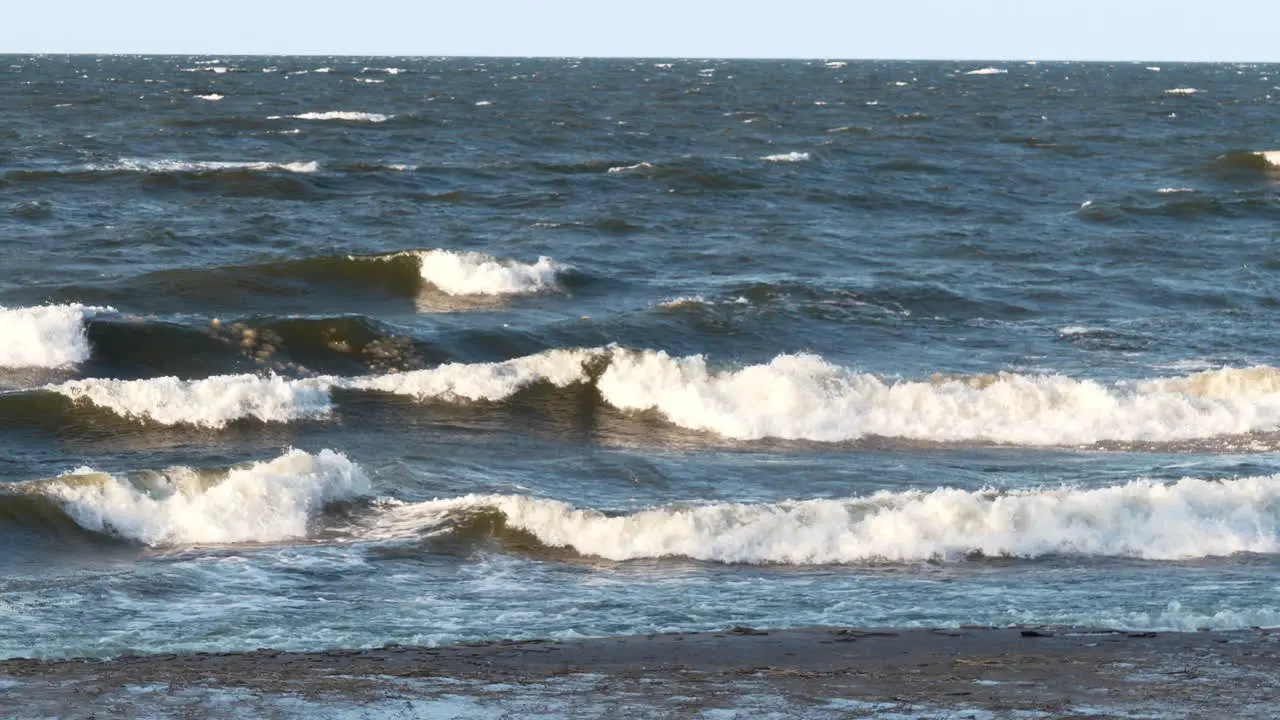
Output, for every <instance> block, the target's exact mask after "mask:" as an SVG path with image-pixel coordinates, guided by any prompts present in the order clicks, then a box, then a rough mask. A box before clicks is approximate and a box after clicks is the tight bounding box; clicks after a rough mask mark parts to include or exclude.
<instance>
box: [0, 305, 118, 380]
mask: <svg viewBox="0 0 1280 720" xmlns="http://www.w3.org/2000/svg"><path fill="white" fill-rule="evenodd" d="M112 310H113V308H100V307H88V306H85V305H74V304H72V305H41V306H38V307H17V308H7V307H4V306H0V367H8V368H15V367H43V368H55V367H64V366H67V365H74V364H76V363H80V362H84V361H85V360H88V359H89V352H90V349H89V337H88V335H87V334H86V332H85V326H84V321H85V318H86V317H89V316H91V315H93V314H95V313H99V312H110V311H112Z"/></svg>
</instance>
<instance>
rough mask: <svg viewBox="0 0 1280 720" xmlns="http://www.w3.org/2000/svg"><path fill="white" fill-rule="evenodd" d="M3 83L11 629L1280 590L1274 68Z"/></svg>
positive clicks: (1132, 619)
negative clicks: (1279, 580) (1278, 575)
mask: <svg viewBox="0 0 1280 720" xmlns="http://www.w3.org/2000/svg"><path fill="white" fill-rule="evenodd" d="M0 73H2V74H3V79H4V82H3V83H0V243H3V248H4V258H5V262H3V263H0V487H2V488H3V492H0V548H3V552H0V631H2V632H0V656H15V655H26V656H67V655H111V654H116V653H119V652H122V651H125V650H132V651H140V652H151V651H162V650H174V649H242V648H250V649H251V648H256V647H260V646H274V647H285V648H317V647H330V646H352V645H381V644H383V643H387V642H401V643H409V642H449V641H457V640H469V639H478V638H488V637H510V636H521V637H529V636H568V635H574V634H585V635H599V634H610V633H631V632H648V631H654V630H674V629H682V630H697V629H710V628H720V627H726V626H730V625H735V624H751V625H773V626H786V625H801V624H812V623H833V624H835V623H839V624H877V625H917V624H929V625H955V624H965V623H993V624H1003V623H1020V622H1027V623H1050V622H1054V623H1056V622H1063V623H1080V624H1091V625H1096V624H1104V625H1119V626H1126V627H1141V628H1181V629H1191V628H1195V627H1240V626H1249V625H1259V624H1262V625H1270V624H1277V623H1280V596H1278V595H1277V592H1278V589H1277V586H1276V585H1275V582H1274V578H1275V572H1276V570H1277V557H1280V556H1278V553H1280V478H1277V476H1276V475H1275V473H1276V467H1275V462H1276V456H1275V454H1274V453H1275V450H1276V449H1277V447H1280V362H1277V361H1276V359H1275V356H1276V354H1277V352H1278V351H1280V340H1277V337H1280V335H1278V334H1277V333H1276V329H1277V324H1276V322H1275V319H1274V313H1275V311H1276V308H1277V289H1278V285H1277V281H1276V271H1277V270H1278V269H1280V265H1277V260H1276V258H1275V253H1274V249H1275V247H1276V242H1277V239H1278V238H1280V234H1278V233H1277V231H1276V224H1275V223H1276V220H1277V218H1280V150H1278V149H1280V138H1278V137H1277V136H1276V133H1275V123H1274V118H1275V112H1276V107H1277V101H1276V100H1275V99H1274V97H1273V96H1276V95H1277V94H1280V67H1276V66H1260V65H1226V64H1223V65H1207V64H1206V65H1165V66H1161V67H1155V66H1148V65H1144V64H1080V63H1043V64H1022V63H1008V64H1001V65H998V66H992V67H984V66H982V65H981V64H976V65H975V64H966V63H932V62H931V63H904V62H850V63H847V64H846V63H839V62H831V63H827V62H820V61H811V62H810V61H794V62H776V61H768V62H764V61H761V62H751V61H691V60H669V61H658V60H570V59H559V60H518V59H508V60H493V59H409V58H297V57H279V58H264V57H254V58H204V57H164V58H145V57H92V56H68V57H25V56H24V57H19V56H0Z"/></svg>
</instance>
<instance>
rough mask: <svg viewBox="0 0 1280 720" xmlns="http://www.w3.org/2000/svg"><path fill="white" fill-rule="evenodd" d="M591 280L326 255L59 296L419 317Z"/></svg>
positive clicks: (542, 262)
mask: <svg viewBox="0 0 1280 720" xmlns="http://www.w3.org/2000/svg"><path fill="white" fill-rule="evenodd" d="M591 280H592V278H591V277H590V276H589V275H587V274H585V273H583V272H581V271H579V270H577V269H575V268H572V267H570V266H567V265H563V264H560V263H557V262H555V261H554V260H551V259H550V258H541V259H538V260H537V261H536V262H523V261H520V260H516V259H507V258H498V257H494V256H490V255H486V254H483V253H476V252H464V251H453V250H444V249H434V250H413V251H404V252H395V253H387V254H382V255H326V256H316V257H307V258H300V259H282V260H278V261H269V262H263V263H254V264H247V265H225V266H217V267H200V268H196V267H190V268H176V269H172V270H160V271H155V272H149V273H146V274H143V275H140V276H135V277H131V278H125V279H123V280H119V281H116V282H114V283H112V284H110V285H107V286H101V285H94V286H78V287H67V288H61V289H59V290H58V291H57V293H56V294H57V295H58V296H60V297H75V298H84V297H92V298H97V299H99V300H100V301H102V302H108V301H111V302H114V303H116V304H119V305H133V306H143V307H147V308H149V309H153V310H160V311H164V310H172V311H185V310H189V309H190V308H191V307H198V308H200V309H201V311H202V312H236V311H244V310H256V309H259V308H261V307H264V306H265V307H271V308H279V307H282V306H284V307H287V308H289V309H293V308H309V309H311V310H312V311H313V312H314V311H315V310H317V309H322V308H325V307H348V306H351V305H353V304H355V305H359V304H361V303H374V304H376V303H385V302H388V301H402V302H403V301H408V302H411V303H415V304H416V305H417V306H418V307H419V309H421V310H424V311H435V310H444V311H453V310H467V309H471V308H485V307H492V306H494V305H500V304H502V303H504V302H507V301H509V300H510V299H511V298H514V297H517V296H520V295H537V294H549V293H550V294H554V293H564V292H569V291H572V290H576V289H581V288H583V287H586V286H587V285H589V284H590V282H591Z"/></svg>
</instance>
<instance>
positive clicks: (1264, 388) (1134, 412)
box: [597, 351, 1280, 446]
mask: <svg viewBox="0 0 1280 720" xmlns="http://www.w3.org/2000/svg"><path fill="white" fill-rule="evenodd" d="M597 388H598V389H599V391H600V395H601V397H602V398H603V399H604V401H605V402H607V403H609V404H610V405H612V406H614V407H616V408H619V409H623V410H640V411H646V410H647V411H656V412H658V413H659V414H661V415H662V416H663V417H665V418H666V419H668V420H669V421H671V422H673V423H675V424H677V425H679V426H681V427H684V428H688V429H693V430H704V431H710V432H714V433H717V434H719V435H722V436H724V437H728V438H733V439H739V440H757V439H762V438H780V439H787V440H813V441H819V442H838V441H846V440H856V439H860V438H865V437H869V436H875V437H891V438H902V439H911V440H925V441H931V442H972V441H982V442H994V443H1004V444H1012V445H1049V446H1054V445H1093V444H1096V443H1100V442H1108V441H1110V442H1172V441H1178V440H1189V439H1196V438H1207V437H1215V436H1222V435H1235V434H1243V433H1248V432H1252V431H1259V430H1271V429H1274V428H1276V427H1277V426H1280V370H1277V369H1275V368H1270V367H1256V368H1246V369H1224V370H1217V371H1212V372H1205V373H1199V374H1197V375H1191V376H1187V377H1183V378H1169V379H1156V380H1144V381H1129V382H1122V383H1117V384H1114V385H1104V384H1102V383H1099V382H1096V381H1093V380H1075V379H1072V378H1067V377H1062V376H1054V375H1019V374H1015V373H1000V374H997V375H983V376H971V377H949V376H941V375H940V376H935V377H933V378H930V379H929V380H925V381H886V380H884V379H881V378H879V377H876V376H874V375H870V374H867V373H860V372H856V371H854V370H850V369H848V368H844V367H840V366H838V365H834V364H832V363H829V362H827V361H826V360H824V359H822V358H821V357H818V356H816V355H809V354H798V355H779V356H778V357H776V358H774V360H773V361H772V362H770V363H767V364H763V365H751V366H748V367H744V368H739V369H723V370H713V369H711V368H710V367H709V366H708V364H707V362H706V360H705V359H704V358H703V357H701V356H693V357H684V358H673V357H670V356H668V355H667V354H666V353H663V352H627V351H615V352H614V355H613V358H612V359H611V361H610V363H609V366H608V368H607V369H606V370H605V371H604V373H603V374H602V375H601V376H600V378H599V380H598V382H597Z"/></svg>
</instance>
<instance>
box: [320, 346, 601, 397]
mask: <svg viewBox="0 0 1280 720" xmlns="http://www.w3.org/2000/svg"><path fill="white" fill-rule="evenodd" d="M601 356H602V351H600V350H550V351H547V352H545V353H540V354H537V355H529V356H526V357H521V358H516V359H514V360H507V361H505V362H496V363H476V364H466V363H448V364H445V365H441V366H439V367H435V368H431V369H428V370H416V371H413V372H407V373H392V374H388V375H375V376H370V377H359V378H349V379H346V380H342V381H338V383H337V384H338V385H339V386H340V387H343V388H347V389H353V390H376V391H379V392H388V393H393V394H396V395H408V396H410V397H414V398H417V399H418V400H435V399H440V400H484V401H489V402H495V401H499V400H505V399H507V398H509V397H511V396H512V395H515V394H516V393H517V392H519V391H520V390H522V389H524V388H526V387H528V386H530V385H533V384H534V383H540V382H545V383H551V384H552V385H554V386H556V387H567V386H569V385H573V384H574V383H579V382H582V381H583V380H584V379H586V365H587V363H590V362H592V361H593V360H597V359H599V358H601Z"/></svg>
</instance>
